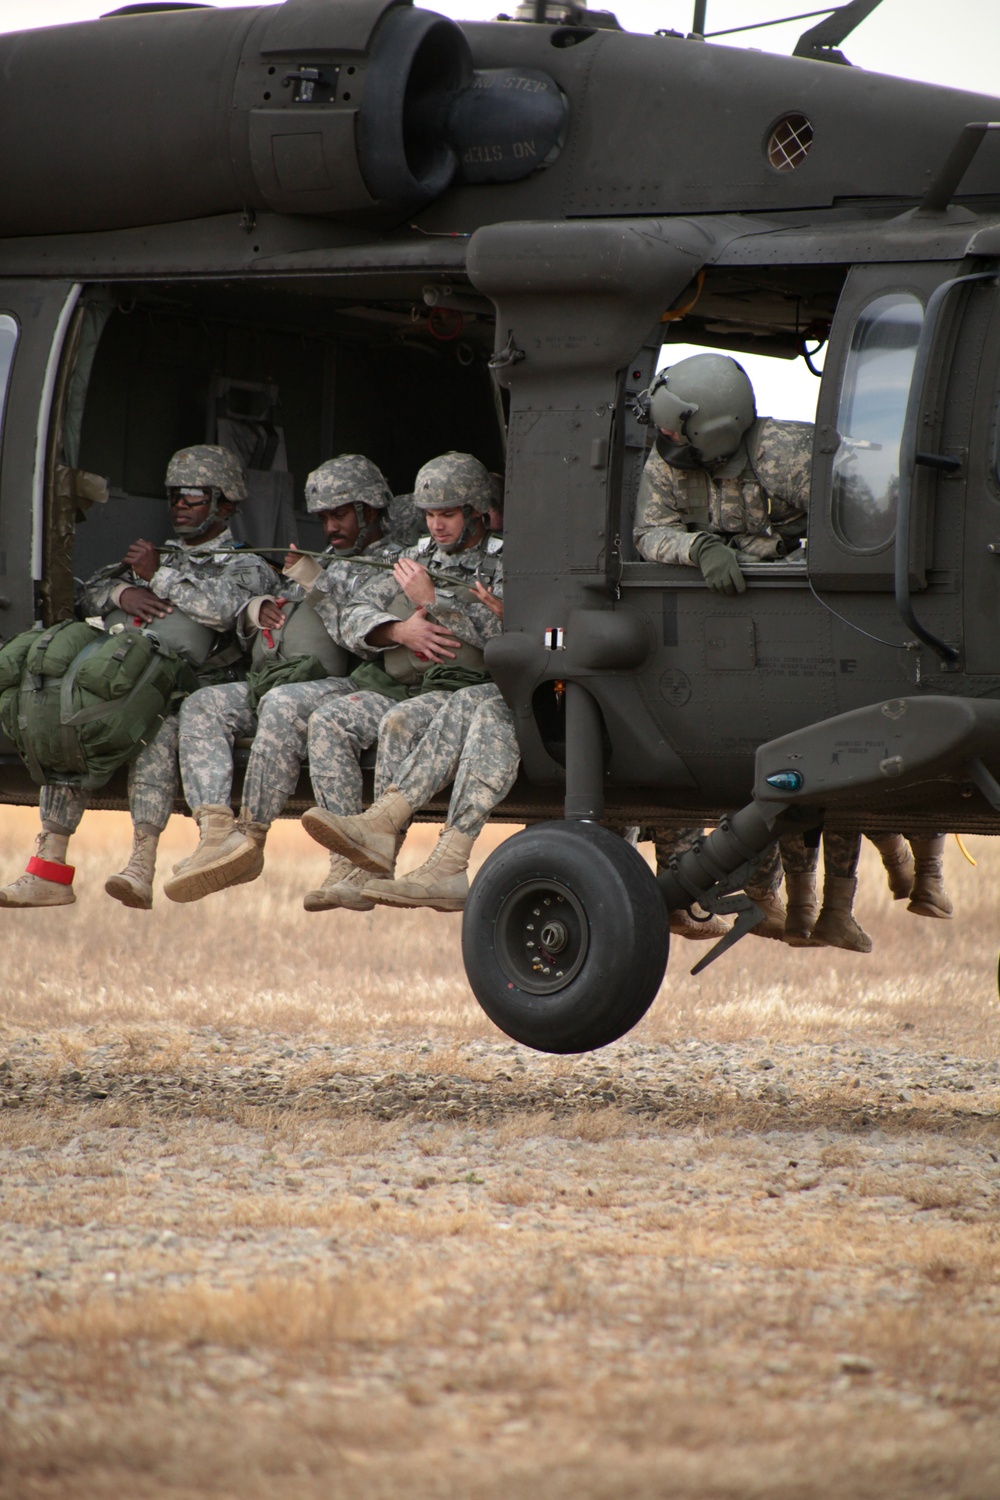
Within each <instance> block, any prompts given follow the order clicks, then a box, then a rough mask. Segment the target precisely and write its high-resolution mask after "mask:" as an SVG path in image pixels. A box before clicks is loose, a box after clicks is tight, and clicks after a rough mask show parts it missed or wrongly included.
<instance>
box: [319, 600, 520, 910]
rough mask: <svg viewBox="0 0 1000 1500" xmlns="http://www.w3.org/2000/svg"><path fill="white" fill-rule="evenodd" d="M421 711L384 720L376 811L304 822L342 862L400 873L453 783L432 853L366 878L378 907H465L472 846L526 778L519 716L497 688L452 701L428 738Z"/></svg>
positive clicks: (414, 708)
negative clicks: (404, 839) (409, 839)
mask: <svg viewBox="0 0 1000 1500" xmlns="http://www.w3.org/2000/svg"><path fill="white" fill-rule="evenodd" d="M478 592H479V597H480V598H481V599H482V602H483V603H485V604H487V607H488V608H490V609H492V610H493V611H494V613H496V615H497V617H498V619H502V618H503V605H502V602H501V601H500V600H499V599H497V598H495V597H492V596H490V595H489V594H488V593H487V591H486V590H485V589H484V588H483V586H482V585H481V584H480V585H478ZM425 696H430V695H425ZM421 706H422V702H421V699H419V698H418V699H416V700H411V702H409V703H401V704H400V705H399V706H398V708H391V709H389V710H388V712H387V713H386V715H385V717H384V718H383V720H382V723H381V726H380V728H379V754H378V766H377V771H376V786H377V787H378V786H379V785H381V786H382V787H383V788H384V790H383V792H382V795H381V796H380V797H379V799H378V801H377V802H376V803H374V804H373V805H372V807H371V808H370V809H369V811H368V812H366V813H362V814H360V815H358V816H353V817H351V816H348V817H330V816H326V817H324V818H323V819H322V821H317V820H316V819H315V817H314V818H312V819H310V820H309V821H308V822H306V820H305V819H303V822H304V823H305V826H306V828H307V830H308V831H309V832H310V833H312V835H313V837H314V838H316V837H318V839H319V842H320V843H322V844H323V845H324V847H326V848H328V849H330V850H332V851H333V853H334V855H335V856H337V855H339V856H342V857H343V859H344V860H346V861H349V862H350V864H351V865H353V866H355V867H356V868H357V869H358V870H360V871H368V872H370V873H371V874H373V875H385V874H386V873H387V872H388V874H389V875H390V876H391V874H392V870H393V867H394V864H395V859H396V850H397V847H398V845H399V843H400V840H401V835H403V834H404V833H405V830H406V828H407V827H408V826H409V824H410V821H411V819H412V818H413V815H414V813H415V812H417V811H418V810H419V809H420V808H421V807H424V806H426V804H427V803H428V802H429V801H430V800H431V798H432V797H433V796H434V795H435V794H436V793H437V792H439V791H441V789H442V788H443V787H446V786H448V784H449V783H451V782H453V783H454V786H453V788H452V794H451V799H450V801H449V804H448V815H447V818H446V819H445V825H444V828H443V830H442V832H441V835H440V837H439V839H438V842H437V844H436V845H435V847H434V849H433V851H432V852H431V854H430V855H429V857H428V858H427V859H426V860H425V861H424V863H423V864H422V865H420V866H419V868H418V869H416V870H411V871H410V873H409V874H408V875H404V876H402V877H401V878H399V879H391V878H389V879H381V880H378V879H368V880H367V881H365V882H362V883H361V898H362V900H363V901H365V902H366V903H367V904H368V905H369V906H370V905H371V903H372V902H375V903H376V904H380V905H383V906H428V907H431V908H432V909H433V910H435V911H461V910H462V908H463V907H464V906H465V901H466V898H467V896H468V894H469V880H468V874H467V872H468V867H469V859H470V857H471V854H472V847H473V845H474V844H475V842H476V839H477V838H478V837H479V835H480V833H481V832H482V830H483V828H484V827H485V825H486V821H487V819H488V817H489V815H490V813H491V812H492V811H493V809H494V808H495V807H497V806H498V805H499V804H500V803H501V802H502V801H503V799H504V797H506V795H507V793H508V792H509V791H510V789H511V787H512V786H513V785H514V781H515V779H516V777H517V770H518V766H519V765H520V760H521V756H520V750H519V749H518V744H517V736H516V735H515V733H514V716H513V714H512V713H511V711H510V709H509V708H508V707H507V705H506V703H505V702H504V701H503V699H502V698H501V696H500V690H499V688H497V687H496V686H495V684H493V683H492V682H487V683H480V684H478V685H476V686H474V687H467V688H461V689H460V690H459V691H458V692H457V693H452V694H450V695H449V696H447V697H446V698H445V701H444V702H443V703H442V704H441V706H440V707H439V708H438V710H437V713H436V714H435V715H434V718H433V719H432V720H431V722H430V724H429V726H427V728H426V731H425V732H424V733H422V734H420V733H419V730H420V728H421V727H422V724H423V722H424V716H423V714H422V713H421V712H420V708H421ZM413 730H416V731H417V734H416V735H415V734H414V733H413V732H412V731H413ZM414 739H416V743H415V744H414V747H413V749H412V750H411V751H410V753H409V755H407V756H406V757H405V759H402V760H401V759H400V756H399V750H400V747H401V746H403V745H405V744H406V743H409V742H412V741H413V740H414ZM346 874H347V875H348V876H349V874H350V872H349V871H348V872H346ZM356 878H357V877H355V879H356Z"/></svg>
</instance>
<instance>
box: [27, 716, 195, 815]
mask: <svg viewBox="0 0 1000 1500" xmlns="http://www.w3.org/2000/svg"><path fill="white" fill-rule="evenodd" d="M177 739H178V723H177V715H176V714H171V715H170V717H169V718H167V719H164V721H163V723H162V724H161V725H160V728H159V729H158V730H157V732H156V734H155V735H154V736H153V738H152V739H151V740H150V742H149V744H148V745H146V746H145V747H144V748H143V749H142V750H141V751H140V752H139V754H138V755H137V756H136V758H135V760H134V761H133V762H132V763H131V765H130V766H129V768H128V807H129V812H130V813H131V814H132V822H133V823H146V824H149V826H150V827H151V828H155V829H156V830H157V832H158V833H162V832H163V830H164V828H166V826H167V821H168V819H169V818H170V814H171V813H172V812H173V810H174V799H175V797H176V796H177V792H178V788H179V781H180V778H179V776H178V772H177ZM86 807H87V793H86V792H84V791H82V790H81V789H80V787H78V786H56V785H46V786H43V787H42V791H41V796H40V798H39V809H38V810H39V812H40V814H41V819H42V822H43V823H51V824H53V825H54V826H55V827H57V828H59V829H61V830H63V831H65V832H67V833H75V832H76V830H77V828H79V826H80V819H81V818H82V817H83V814H84V811H85V810H86Z"/></svg>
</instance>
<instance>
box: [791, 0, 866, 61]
mask: <svg viewBox="0 0 1000 1500" xmlns="http://www.w3.org/2000/svg"><path fill="white" fill-rule="evenodd" d="M881 3H882V0H849V4H847V5H842V6H840V8H839V9H838V10H836V11H834V13H833V15H832V16H827V18H826V20H825V21H820V22H819V24H818V25H816V26H810V28H809V30H808V31H804V32H803V33H802V35H801V36H800V37H799V39H798V41H797V43H796V44H795V51H794V52H793V53H792V56H793V57H813V58H820V57H822V54H823V52H826V51H828V50H831V49H832V48H835V47H839V46H840V43H841V42H842V41H843V40H844V38H845V37H848V36H850V34H851V32H852V31H853V30H854V28H855V27H856V26H860V25H861V22H862V21H863V20H865V18H866V17H867V16H870V15H871V13H872V11H873V10H875V9H876V7H877V6H879V5H881Z"/></svg>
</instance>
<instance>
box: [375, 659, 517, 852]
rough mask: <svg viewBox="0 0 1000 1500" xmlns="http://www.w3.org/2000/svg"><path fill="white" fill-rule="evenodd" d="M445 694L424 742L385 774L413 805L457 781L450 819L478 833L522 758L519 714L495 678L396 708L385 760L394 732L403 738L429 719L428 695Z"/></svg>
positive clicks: (389, 721)
mask: <svg viewBox="0 0 1000 1500" xmlns="http://www.w3.org/2000/svg"><path fill="white" fill-rule="evenodd" d="M442 697H444V699H445V702H444V703H443V704H441V705H440V706H439V707H438V709H437V712H436V713H435V714H434V716H433V718H432V719H431V721H430V723H429V725H427V727H426V730H425V731H424V732H423V734H422V736H421V738H420V739H419V743H417V744H416V745H415V746H414V748H413V750H412V751H411V753H410V754H409V755H408V756H407V757H406V759H405V760H403V761H402V762H401V763H399V762H397V766H396V769H395V771H394V772H393V774H392V776H391V777H388V776H387V770H388V767H387V766H385V767H383V768H382V769H383V776H384V777H386V781H385V784H386V785H395V786H396V787H398V788H399V790H400V791H401V792H402V794H403V796H404V797H405V798H406V800H407V802H408V803H409V804H410V806H411V807H412V808H419V807H423V806H425V805H426V803H428V802H429V801H430V799H431V798H432V797H433V796H434V794H435V792H439V791H440V790H441V788H442V787H445V786H447V785H448V783H449V782H454V786H453V788H452V793H451V800H450V802H449V804H448V816H447V819H446V820H445V825H446V827H448V828H457V829H458V830H459V831H460V832H461V833H464V834H467V835H468V837H469V838H477V837H478V835H479V834H480V833H481V832H482V830H483V827H484V825H485V823H486V820H487V818H488V817H489V815H490V813H491V812H492V811H493V809H494V808H495V807H496V806H497V804H498V803H500V802H502V801H503V799H504V797H506V795H507V793H508V792H509V791H510V789H511V787H512V786H513V785H514V781H515V779H516V777H517V768H518V766H519V765H520V762H521V752H520V750H519V749H518V744H517V738H516V736H515V734H514V716H513V714H512V713H511V711H510V709H509V708H508V707H507V705H506V703H505V702H504V701H503V699H502V698H501V696H500V691H499V689H498V688H496V687H494V685H493V683H491V682H486V683H478V684H477V685H476V686H475V687H469V688H462V689H460V690H459V691H458V692H457V693H449V694H439V693H427V694H425V695H424V697H423V698H415V699H413V700H412V701H411V702H409V703H402V704H400V705H399V706H398V707H395V708H392V709H390V710H389V712H388V713H387V714H386V715H385V718H384V719H383V720H382V729H381V731H380V734H379V762H380V765H381V763H382V761H383V754H384V752H385V749H386V746H387V742H388V741H390V740H391V739H392V738H393V736H395V735H398V736H399V737H400V738H401V737H402V735H403V734H404V733H405V732H406V731H407V729H408V728H411V727H412V725H413V724H414V723H415V722H416V721H418V720H419V721H420V723H421V726H422V725H423V723H424V722H425V713H426V709H425V707H424V698H438V699H440V698H442ZM390 753H391V752H390ZM388 758H389V757H388V755H387V756H386V760H387V761H388Z"/></svg>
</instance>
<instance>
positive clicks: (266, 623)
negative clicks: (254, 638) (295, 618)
mask: <svg viewBox="0 0 1000 1500" xmlns="http://www.w3.org/2000/svg"><path fill="white" fill-rule="evenodd" d="M285 603H287V600H285V599H265V600H264V601H263V603H262V604H261V606H260V609H259V610H258V612H257V619H258V620H259V621H260V628H261V630H280V629H281V627H282V625H284V623H285V612H284V610H283V609H282V607H281V606H282V605H283V604H285Z"/></svg>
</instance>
